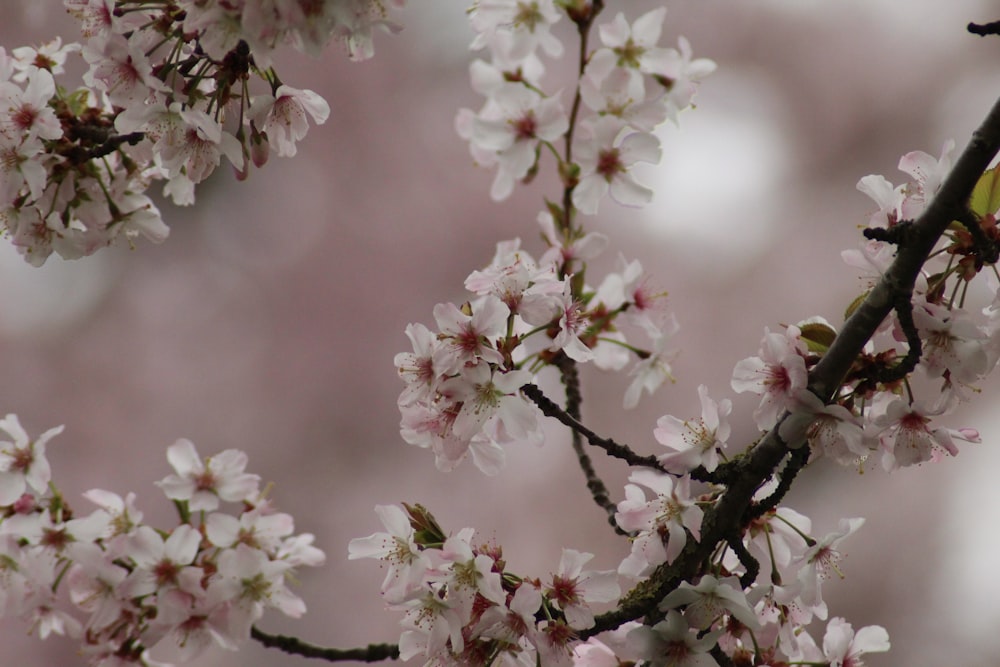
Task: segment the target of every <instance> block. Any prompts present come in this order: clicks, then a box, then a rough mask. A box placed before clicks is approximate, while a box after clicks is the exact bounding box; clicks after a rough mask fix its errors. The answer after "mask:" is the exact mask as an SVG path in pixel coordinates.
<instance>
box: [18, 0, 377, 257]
mask: <svg viewBox="0 0 1000 667" xmlns="http://www.w3.org/2000/svg"><path fill="white" fill-rule="evenodd" d="M64 3H65V5H66V8H67V9H68V11H69V12H70V14H71V15H73V16H74V17H75V18H76V19H78V21H79V22H80V25H81V28H82V31H83V35H84V37H85V38H86V39H87V41H86V43H84V44H83V45H80V44H76V43H70V44H63V43H62V42H61V40H59V39H56V40H55V41H53V42H50V43H48V44H45V45H42V46H40V47H37V48H33V47H22V48H18V49H14V50H13V51H12V52H11V53H10V54H8V53H7V52H6V50H4V49H3V48H2V47H0V226H2V228H3V229H4V230H5V231H6V233H7V234H8V235H9V236H10V238H11V240H12V241H13V243H14V245H16V246H17V247H18V249H19V250H20V251H21V253H22V254H23V255H24V256H25V259H26V260H27V261H28V262H30V263H31V264H33V265H36V266H38V265H41V264H42V263H44V262H45V260H46V259H47V258H48V257H49V255H51V253H53V252H56V253H58V254H59V255H60V256H62V257H64V258H68V259H74V258H78V257H83V256H86V255H90V254H93V253H94V252H96V251H97V250H99V249H100V248H103V247H106V246H108V245H110V244H112V243H114V242H115V241H116V240H117V239H119V238H121V237H124V238H125V239H127V240H131V239H134V238H136V237H139V236H142V237H144V238H146V239H149V240H151V241H154V242H159V241H162V240H164V239H165V238H166V237H167V234H168V232H169V230H168V228H167V226H166V225H165V224H164V222H163V220H162V219H161V217H160V212H159V210H158V209H157V207H156V206H155V205H154V204H153V202H152V201H151V200H150V198H149V197H148V196H147V195H146V194H145V192H146V190H147V189H148V188H149V186H150V185H151V184H152V182H154V181H161V180H162V181H165V182H166V183H165V186H164V194H165V195H167V196H168V197H170V198H171V199H172V200H173V201H174V203H177V204H191V203H193V201H194V187H195V185H196V184H198V183H200V182H201V181H203V180H205V179H206V178H207V177H208V176H209V175H210V174H211V173H212V172H213V171H214V170H215V169H216V167H218V166H219V164H220V162H221V160H222V157H223V156H225V158H226V159H227V160H228V161H229V162H230V163H231V164H232V165H233V167H234V169H235V170H236V172H237V175H238V176H239V177H241V178H245V177H247V175H248V174H249V169H250V165H251V164H254V165H255V166H257V167H261V166H263V164H264V163H265V162H266V161H267V158H268V155H269V153H270V152H272V151H273V152H275V153H277V154H278V155H279V156H290V155H294V154H295V152H296V142H297V141H299V140H301V139H302V138H303V137H304V136H305V134H306V131H307V130H308V119H309V118H310V117H311V118H312V120H313V121H315V122H316V123H323V122H325V121H326V119H327V117H328V116H329V113H330V108H329V106H328V105H327V103H326V102H325V101H324V100H323V99H322V98H321V97H320V96H319V95H317V94H316V93H314V92H312V91H310V90H300V89H298V88H293V87H291V86H289V85H287V84H284V83H283V82H282V81H281V79H280V78H279V77H278V74H277V73H276V72H275V71H274V69H273V68H272V67H271V61H272V53H273V51H274V49H275V48H277V47H279V46H282V45H285V44H289V45H292V46H294V47H296V48H298V49H300V50H304V51H307V52H310V53H318V51H319V50H320V49H321V48H322V47H323V46H324V45H325V44H326V43H327V42H328V41H329V40H330V39H332V38H336V39H338V40H341V41H343V42H345V43H346V44H347V47H348V50H349V53H350V56H351V58H353V59H360V58H364V57H368V56H370V55H371V52H372V41H371V32H372V28H373V27H375V26H379V25H382V26H387V27H392V24H391V23H390V22H388V20H387V18H386V10H385V8H384V6H383V5H382V3H381V2H380V0H327V1H324V2H315V3H308V5H309V6H308V7H307V6H306V5H305V4H304V3H300V2H292V1H282V2H270V1H268V2H264V1H261V0H252V1H251V0H247V1H246V2H239V3H228V2H227V3H222V2H200V1H197V2H196V1H194V0H175V1H172V2H162V3H148V2H138V1H134V0H64ZM74 53H75V54H78V55H80V56H82V58H83V59H84V61H85V62H86V63H87V65H88V66H89V69H88V70H87V72H86V73H85V74H84V77H83V80H84V83H85V84H86V87H83V88H79V89H77V90H75V91H70V90H67V89H66V88H65V87H63V86H60V85H58V84H57V83H56V77H57V76H59V75H62V74H64V65H65V62H66V58H67V57H68V56H69V55H70V54H74ZM255 79H259V80H260V81H261V89H260V90H251V83H252V82H253V80H255Z"/></svg>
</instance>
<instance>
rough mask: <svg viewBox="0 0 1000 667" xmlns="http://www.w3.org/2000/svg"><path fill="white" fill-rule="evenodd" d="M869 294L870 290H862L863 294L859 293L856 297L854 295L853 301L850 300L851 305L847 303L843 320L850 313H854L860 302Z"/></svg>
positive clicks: (849, 315) (847, 317) (848, 316)
mask: <svg viewBox="0 0 1000 667" xmlns="http://www.w3.org/2000/svg"><path fill="white" fill-rule="evenodd" d="M869 294H871V290H868V291H867V292H864V293H863V294H859V295H858V296H857V297H855V299H854V301H851V305H849V306H848V307H847V310H845V311H844V319H845V320H847V319H849V318H850V317H851V315H853V314H854V311H855V310H857V309H858V306H860V305H861V303H862V302H863V301H864V300H865V299H866V298H868V295H869Z"/></svg>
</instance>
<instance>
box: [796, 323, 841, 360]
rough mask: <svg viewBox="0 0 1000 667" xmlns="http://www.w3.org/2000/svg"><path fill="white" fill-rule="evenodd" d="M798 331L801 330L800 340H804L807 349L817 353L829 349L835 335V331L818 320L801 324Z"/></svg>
mask: <svg viewBox="0 0 1000 667" xmlns="http://www.w3.org/2000/svg"><path fill="white" fill-rule="evenodd" d="M800 331H801V332H802V340H804V341H805V342H806V346H807V347H808V348H809V351H810V352H815V353H817V354H823V353H824V352H826V351H827V350H829V349H830V345H832V344H833V339H834V338H836V337H837V332H836V331H834V330H833V329H831V328H830V327H828V326H827V325H825V324H820V323H819V322H811V323H809V324H803V325H802V326H801V327H800Z"/></svg>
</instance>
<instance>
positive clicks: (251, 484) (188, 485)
mask: <svg viewBox="0 0 1000 667" xmlns="http://www.w3.org/2000/svg"><path fill="white" fill-rule="evenodd" d="M167 460H168V461H170V465H171V466H172V467H173V469H174V472H175V474H173V475H169V476H168V477H165V478H163V479H162V480H161V481H159V482H157V486H159V487H160V488H161V489H163V492H164V493H165V494H166V495H167V497H168V498H171V499H173V500H186V501H188V508H189V509H190V510H191V511H198V510H206V511H211V510H214V509H216V508H218V506H219V501H220V500H225V501H227V502H240V501H242V500H248V499H250V498H252V497H253V496H255V495H257V487H258V482H259V481H260V477H259V476H258V475H254V474H250V473H245V472H243V470H244V469H245V468H246V465H247V455H246V454H244V453H243V452H241V451H239V450H237V449H227V450H226V451H224V452H222V453H220V454H217V455H216V456H213V457H209V458H207V459H205V460H202V459H201V457H199V456H198V451H197V450H196V449H195V446H194V443H192V442H191V441H190V440H186V439H184V438H181V439H180V440H178V441H177V442H175V443H174V444H172V445H171V446H170V447H168V448H167Z"/></svg>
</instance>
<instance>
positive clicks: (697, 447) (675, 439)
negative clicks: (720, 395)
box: [653, 385, 733, 475]
mask: <svg viewBox="0 0 1000 667" xmlns="http://www.w3.org/2000/svg"><path fill="white" fill-rule="evenodd" d="M698 396H699V397H700V399H701V419H698V420H687V421H681V420H680V419H677V418H676V417H672V416H669V415H667V416H664V417H660V418H659V419H658V420H657V422H656V429H655V430H654V431H653V436H654V437H655V438H656V440H657V441H658V442H659V443H660V444H661V445H664V446H665V447H667V448H668V449H670V450H671V451H669V452H668V453H666V454H660V455H659V456H658V457H657V458H658V459H659V461H660V463H662V464H663V466H664V467H665V468H666V469H667V470H669V471H671V472H675V473H678V474H682V475H683V474H687V473H689V472H690V471H692V470H694V469H695V468H697V467H698V466H704V468H705V470H708V471H709V472H711V471H713V470H715V469H716V468H717V467H718V466H719V449H723V448H725V446H726V440H728V439H729V422H728V421H726V417H728V416H729V413H730V412H731V411H732V409H733V404H732V402H731V401H730V400H729V399H725V398H724V399H722V400H721V401H718V402H716V401H713V400H712V399H711V398H709V397H708V387H706V386H705V385H699V386H698Z"/></svg>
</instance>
